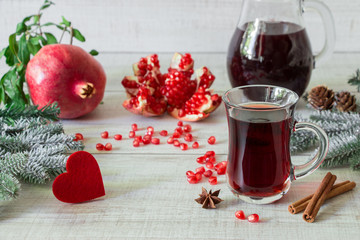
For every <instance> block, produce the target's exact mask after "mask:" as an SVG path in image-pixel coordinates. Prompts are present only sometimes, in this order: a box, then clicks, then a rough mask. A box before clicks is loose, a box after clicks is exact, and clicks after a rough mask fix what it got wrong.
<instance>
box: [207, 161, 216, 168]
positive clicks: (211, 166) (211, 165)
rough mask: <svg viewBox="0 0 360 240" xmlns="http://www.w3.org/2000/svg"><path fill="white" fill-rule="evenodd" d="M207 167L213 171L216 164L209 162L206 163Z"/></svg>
mask: <svg viewBox="0 0 360 240" xmlns="http://www.w3.org/2000/svg"><path fill="white" fill-rule="evenodd" d="M206 167H207V168H208V169H213V168H214V164H213V163H211V162H207V163H206Z"/></svg>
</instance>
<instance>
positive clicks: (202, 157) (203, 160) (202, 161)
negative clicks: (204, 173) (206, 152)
mask: <svg viewBox="0 0 360 240" xmlns="http://www.w3.org/2000/svg"><path fill="white" fill-rule="evenodd" d="M196 162H198V163H200V164H204V163H205V157H204V156H201V157H198V158H197V159H196Z"/></svg>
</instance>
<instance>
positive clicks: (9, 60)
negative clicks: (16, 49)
mask: <svg viewBox="0 0 360 240" xmlns="http://www.w3.org/2000/svg"><path fill="white" fill-rule="evenodd" d="M4 55H5V57H6V64H7V65H9V66H10V67H11V66H14V64H15V62H16V57H15V54H14V53H13V52H12V51H11V50H10V47H9V46H8V47H7V48H6V50H5V53H4Z"/></svg>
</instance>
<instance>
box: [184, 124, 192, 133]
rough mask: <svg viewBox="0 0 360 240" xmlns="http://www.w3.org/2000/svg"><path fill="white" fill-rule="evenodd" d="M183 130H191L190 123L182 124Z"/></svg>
mask: <svg viewBox="0 0 360 240" xmlns="http://www.w3.org/2000/svg"><path fill="white" fill-rule="evenodd" d="M184 131H185V132H191V125H190V124H186V125H185V126H184Z"/></svg>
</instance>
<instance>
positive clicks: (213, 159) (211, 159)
mask: <svg viewBox="0 0 360 240" xmlns="http://www.w3.org/2000/svg"><path fill="white" fill-rule="evenodd" d="M205 161H206V162H209V163H215V162H216V158H215V157H207V158H205Z"/></svg>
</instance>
